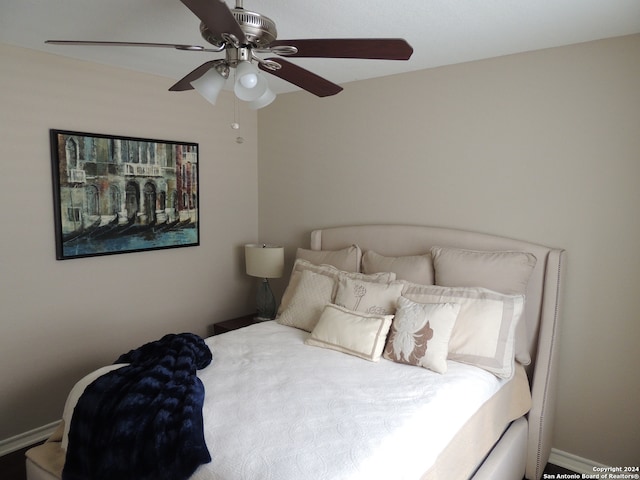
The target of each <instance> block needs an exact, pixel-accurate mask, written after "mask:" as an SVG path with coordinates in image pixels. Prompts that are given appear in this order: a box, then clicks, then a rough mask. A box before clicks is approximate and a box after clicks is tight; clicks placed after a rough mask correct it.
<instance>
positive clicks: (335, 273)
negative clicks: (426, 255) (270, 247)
mask: <svg viewBox="0 0 640 480" xmlns="http://www.w3.org/2000/svg"><path fill="white" fill-rule="evenodd" d="M304 270H311V271H312V272H314V273H320V274H322V275H326V276H328V277H331V278H332V279H334V281H335V282H336V283H335V286H334V291H333V294H332V296H331V301H333V299H334V298H335V294H336V291H337V288H338V284H337V280H338V278H339V277H340V276H347V277H349V278H354V279H361V280H368V281H370V282H381V283H388V282H390V281H393V280H395V279H396V276H395V273H391V272H381V273H376V274H372V275H365V274H364V273H356V272H343V271H342V270H338V269H337V268H336V267H334V266H332V265H315V264H313V263H311V262H308V261H307V260H303V259H298V260H296V261H295V263H294V264H293V269H292V270H291V277H290V278H289V284H288V285H287V288H286V289H285V291H284V294H283V295H282V301H281V302H280V308H279V309H278V313H279V314H281V313H282V312H283V311H284V310H285V309H286V308H287V306H288V305H289V302H290V301H291V297H292V296H293V294H294V293H295V291H296V288H297V286H298V282H299V281H300V274H301V272H302V271H304Z"/></svg>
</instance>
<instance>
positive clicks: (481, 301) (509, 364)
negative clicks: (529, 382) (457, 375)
mask: <svg viewBox="0 0 640 480" xmlns="http://www.w3.org/2000/svg"><path fill="white" fill-rule="evenodd" d="M402 295H403V296H404V297H406V298H408V299H410V300H413V301H414V302H418V303H457V304H459V305H460V312H459V313H458V318H457V319H456V322H455V325H454V327H453V332H452V333H451V338H450V340H449V359H451V360H457V361H459V362H463V363H468V364H471V365H476V366H478V367H480V368H483V369H485V370H487V371H489V372H492V373H493V374H495V375H496V376H498V377H501V378H511V376H512V375H513V370H514V356H515V329H516V325H517V324H518V321H519V319H520V317H521V316H522V312H523V308H524V295H504V294H502V293H498V292H494V291H492V290H487V289H485V288H479V287H475V288H474V287H459V288H454V287H441V286H437V285H417V284H407V285H406V287H405V289H404V290H403V292H402Z"/></svg>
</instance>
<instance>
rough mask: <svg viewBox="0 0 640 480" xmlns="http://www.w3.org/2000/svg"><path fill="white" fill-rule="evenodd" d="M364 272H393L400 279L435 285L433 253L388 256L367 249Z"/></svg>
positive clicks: (363, 261) (363, 265)
mask: <svg viewBox="0 0 640 480" xmlns="http://www.w3.org/2000/svg"><path fill="white" fill-rule="evenodd" d="M362 271H363V272H364V273H376V272H393V273H395V274H396V278H397V279H398V280H407V281H409V282H413V283H419V284H422V285H433V284H434V283H435V282H434V275H433V262H432V261H431V254H429V253H427V254H425V255H407V256H402V257H386V256H384V255H380V254H379V253H376V252H374V251H373V250H367V251H366V252H364V255H363V256H362Z"/></svg>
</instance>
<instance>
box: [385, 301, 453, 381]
mask: <svg viewBox="0 0 640 480" xmlns="http://www.w3.org/2000/svg"><path fill="white" fill-rule="evenodd" d="M459 311H460V305H458V304H456V303H416V302H413V301H411V300H409V299H408V298H404V297H400V298H399V299H398V305H397V309H396V316H395V318H394V319H393V323H392V324H391V330H390V332H389V338H388V339H387V345H386V347H385V349H384V354H383V356H384V357H385V358H387V359H389V360H392V361H394V362H398V363H406V364H408V365H417V366H420V367H424V368H428V369H429V370H433V371H434V372H437V373H445V372H446V371H447V355H448V353H449V338H450V337H451V332H452V331H453V326H454V324H455V322H456V318H457V316H458V312H459Z"/></svg>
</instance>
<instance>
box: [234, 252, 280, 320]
mask: <svg viewBox="0 0 640 480" xmlns="http://www.w3.org/2000/svg"><path fill="white" fill-rule="evenodd" d="M244 258H245V263H246V267H247V275H250V276H252V277H259V278H262V282H260V285H259V286H258V293H257V295H256V307H257V310H258V315H257V317H256V319H257V320H260V321H265V320H273V319H274V318H275V317H276V312H277V307H276V298H275V297H274V296H273V292H272V291H271V287H270V286H269V280H268V279H269V278H279V277H281V276H282V270H283V269H284V248H283V247H278V246H276V245H267V244H262V245H258V244H250V245H245V246H244Z"/></svg>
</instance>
